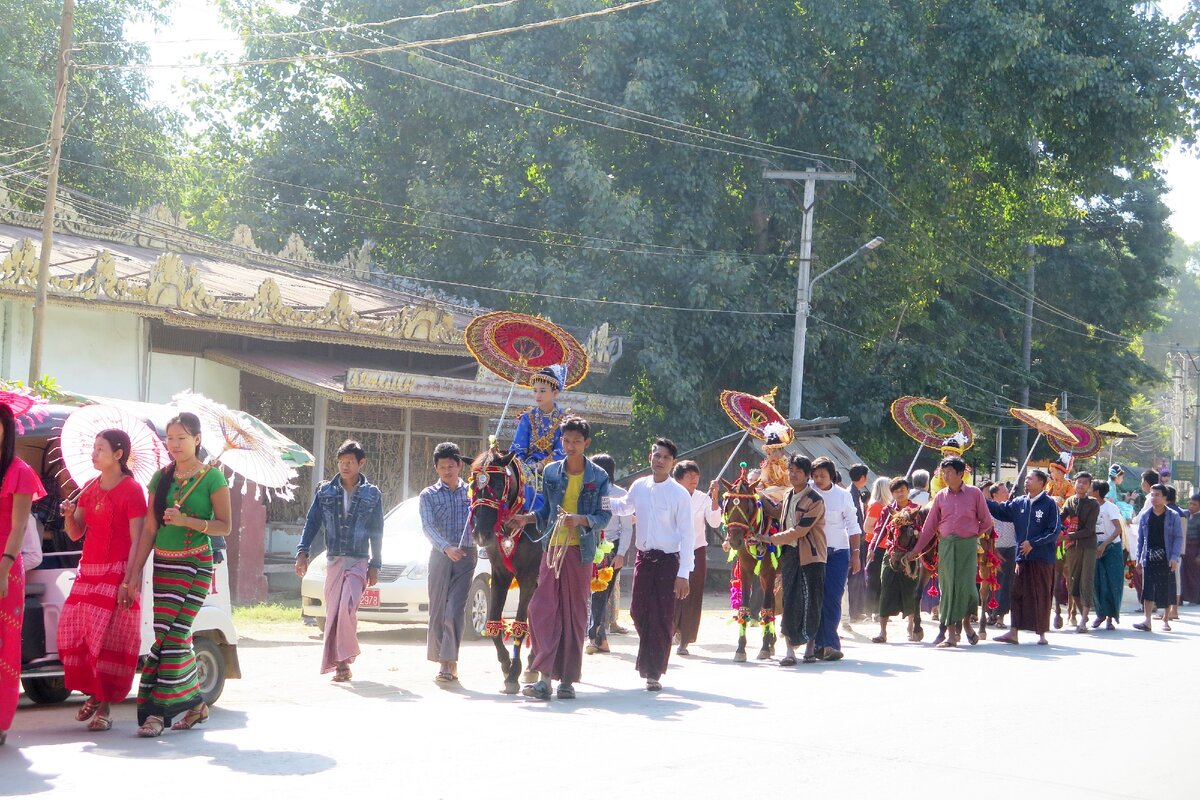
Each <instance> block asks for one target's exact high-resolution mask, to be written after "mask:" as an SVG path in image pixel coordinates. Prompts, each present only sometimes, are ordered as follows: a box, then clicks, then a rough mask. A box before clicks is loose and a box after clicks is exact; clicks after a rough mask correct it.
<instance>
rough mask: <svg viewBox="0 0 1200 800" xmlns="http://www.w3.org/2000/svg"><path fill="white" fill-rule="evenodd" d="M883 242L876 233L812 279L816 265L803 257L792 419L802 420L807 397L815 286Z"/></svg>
mask: <svg viewBox="0 0 1200 800" xmlns="http://www.w3.org/2000/svg"><path fill="white" fill-rule="evenodd" d="M881 244H883V237H882V236H876V237H875V238H874V239H872V240H871V241H869V242H867V243H866V244H864V245H863V246H862V247H860V248H858V249H857V250H855V251H854V252H853V253H851V254H850V255H848V256H846V257H845V258H843V259H842V260H841V261H839V262H837V263H836V264H834V265H833V266H832V267H830V268H829V269H827V270H825V271H824V272H822V273H820V274H819V275H817V277H815V278H813V279H812V280H809V277H808V276H809V273H810V271H811V269H812V265H811V264H810V263H809V261H808V260H807V259H803V260H801V262H800V274H799V275H798V276H797V278H796V333H795V337H794V338H793V340H792V393H791V397H790V398H789V401H788V417H789V418H790V419H799V417H800V409H801V407H802V402H803V400H804V345H805V339H806V338H807V336H808V314H809V308H810V307H811V305H812V292H813V286H815V285H816V283H817V281H819V280H821V278H824V277H825V276H826V275H828V274H829V273H831V272H833V271H834V270H835V269H837V268H838V267H840V266H842V265H843V264H846V263H848V262H850V261H853V260H854V259H855V258H858V257H859V256H861V255H862V254H863V253H865V252H867V251H868V250H874V249H875V248H876V247H879V245H881Z"/></svg>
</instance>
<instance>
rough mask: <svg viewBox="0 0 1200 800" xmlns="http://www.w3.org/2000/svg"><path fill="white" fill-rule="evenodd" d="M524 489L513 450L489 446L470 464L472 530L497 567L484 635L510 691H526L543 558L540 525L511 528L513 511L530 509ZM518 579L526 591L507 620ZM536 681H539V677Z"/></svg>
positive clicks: (494, 573) (515, 512) (489, 558)
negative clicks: (528, 641) (525, 652)
mask: <svg viewBox="0 0 1200 800" xmlns="http://www.w3.org/2000/svg"><path fill="white" fill-rule="evenodd" d="M525 488H526V487H525V478H524V474H523V472H522V470H521V469H520V466H519V464H518V463H517V459H516V456H515V455H514V454H512V453H500V452H499V451H497V450H495V449H492V450H488V451H487V452H485V453H483V454H482V455H480V456H479V457H478V458H476V459H475V462H474V463H473V464H472V465H471V532H472V534H473V536H474V539H475V543H476V544H478V545H479V546H480V547H482V548H483V549H484V550H486V551H487V555H488V560H489V562H490V563H491V567H492V581H491V587H492V592H491V596H490V597H489V598H488V614H487V626H486V627H485V628H484V635H485V636H490V637H492V639H493V641H495V643H496V655H497V658H498V659H499V661H500V668H501V669H502V670H503V672H504V690H503V691H504V693H505V694H516V693H517V692H519V691H520V690H521V684H520V682H519V678H520V677H521V645H522V644H523V643H524V641H525V638H526V637H527V636H528V635H529V623H528V619H529V617H528V610H529V599H530V598H531V597H533V590H534V589H536V588H537V579H538V570H539V569H540V567H541V561H542V547H541V545H540V544H539V543H538V541H537V533H536V528H535V527H534V526H532V525H529V526H526V527H525V528H516V529H514V530H510V527H511V526H509V525H508V523H509V521H510V520H511V519H512V517H513V515H514V514H520V513H525V512H527V511H528V509H527V508H526V507H525V506H526V499H525V498H526V492H525ZM513 578H516V580H517V585H518V586H519V587H520V593H521V595H520V600H519V601H518V603H517V616H516V619H514V620H513V621H512V623H511V624H506V623H505V622H504V620H503V619H502V616H503V614H504V603H505V601H506V600H507V599H508V590H509V587H510V586H511V585H512V581H513ZM508 638H511V639H512V654H511V655H510V654H509V652H508V649H507V647H506V645H505V640H506V639H508ZM526 679H527V681H528V680H529V676H528V675H527V676H526ZM532 680H537V678H536V676H535V677H533V678H532Z"/></svg>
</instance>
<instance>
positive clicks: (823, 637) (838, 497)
mask: <svg viewBox="0 0 1200 800" xmlns="http://www.w3.org/2000/svg"><path fill="white" fill-rule="evenodd" d="M836 477H837V467H836V466H834V463H833V462H832V461H830V460H829V459H828V458H818V459H817V460H816V461H814V462H813V465H812V479H813V488H814V489H816V490H817V494H819V495H821V498H822V499H823V500H824V501H825V541H826V544H827V545H828V548H829V550H828V553H827V555H826V561H825V598H824V601H823V602H822V605H821V627H820V629H819V630H818V631H817V652H816V655H817V658H819V659H821V660H823V661H837V660H838V659H840V658H841V657H842V640H841V638H840V637H839V636H838V624H839V623H840V622H841V621H842V594H843V593H845V591H846V579H847V578H848V577H849V576H850V575H851V574H854V575H857V574H858V573H859V571H860V570H861V569H862V562H861V561H860V559H859V554H858V545H859V543H860V541H861V540H862V526H860V525H859V524H858V512H857V511H855V510H854V498H852V497H851V496H850V492H849V490H847V489H844V488H843V487H841V486H837V485H836V484H835V483H834V481H835V479H836Z"/></svg>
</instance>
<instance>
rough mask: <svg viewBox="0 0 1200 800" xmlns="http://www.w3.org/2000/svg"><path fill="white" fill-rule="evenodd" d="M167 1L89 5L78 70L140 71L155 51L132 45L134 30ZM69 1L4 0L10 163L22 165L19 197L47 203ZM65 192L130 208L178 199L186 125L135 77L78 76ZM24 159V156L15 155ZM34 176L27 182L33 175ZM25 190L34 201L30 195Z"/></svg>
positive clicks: (1, 78)
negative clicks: (176, 178)
mask: <svg viewBox="0 0 1200 800" xmlns="http://www.w3.org/2000/svg"><path fill="white" fill-rule="evenodd" d="M162 5H163V2H161V0H87V1H86V2H82V3H79V4H77V6H76V9H75V24H74V42H75V44H76V46H77V49H76V50H75V51H73V53H72V59H73V60H74V61H76V62H85V63H104V64H134V63H139V62H142V61H144V60H145V58H146V52H145V48H144V47H142V46H140V45H137V44H131V43H128V42H126V40H125V34H124V29H125V25H126V23H127V22H129V21H130V20H132V19H136V18H140V17H143V16H146V15H155V14H158V13H159V8H160V7H161V6H162ZM61 13H62V2H61V0H0V154H6V155H3V156H0V164H4V165H15V166H17V167H18V168H19V169H21V171H22V173H23V174H21V175H19V176H17V177H15V178H12V177H10V178H9V181H8V183H9V184H10V188H12V189H13V190H14V195H16V196H17V197H18V198H19V199H22V200H23V201H24V202H26V203H29V204H31V205H39V204H40V198H41V196H42V190H41V189H40V188H39V186H40V184H37V183H33V184H32V185H31V180H30V179H33V180H34V181H38V180H41V179H42V178H44V174H45V170H44V167H45V164H46V161H47V158H46V154H45V148H44V147H39V145H44V143H45V142H46V140H47V131H48V130H49V128H50V117H51V113H52V111H53V108H54V78H55V68H56V65H57V63H58V62H57V58H58V46H59V22H60V16H61ZM65 120H66V125H65V130H66V133H67V135H66V137H65V139H64V142H63V152H62V157H63V161H62V170H61V175H62V184H63V185H64V186H66V187H68V188H73V189H79V190H82V191H85V192H87V193H89V194H91V195H94V196H96V197H99V198H102V199H104V200H106V201H108V202H111V203H114V204H117V205H120V206H122V207H131V208H139V207H144V206H145V205H148V203H147V202H146V201H147V199H154V200H168V201H171V200H175V198H176V197H177V194H178V192H177V190H176V188H175V186H174V185H173V183H172V180H171V177H172V175H173V173H174V170H173V164H174V161H175V159H176V157H177V156H178V154H179V152H180V147H181V145H182V143H183V140H182V137H181V135H180V126H179V121H178V118H177V117H176V116H175V115H174V114H172V113H170V112H168V111H166V110H165V109H162V108H158V107H155V106H154V105H153V104H152V103H150V102H149V99H148V97H147V80H146V76H145V74H144V73H142V72H138V71H131V70H103V71H96V70H80V69H74V70H72V72H71V81H70V85H69V87H68V92H67V107H66V117H65ZM7 154H14V155H7ZM30 172H31V173H32V174H31V175H29V174H24V173H30ZM19 192H24V193H25V194H27V195H28V196H26V197H21V196H20V194H18V193H19Z"/></svg>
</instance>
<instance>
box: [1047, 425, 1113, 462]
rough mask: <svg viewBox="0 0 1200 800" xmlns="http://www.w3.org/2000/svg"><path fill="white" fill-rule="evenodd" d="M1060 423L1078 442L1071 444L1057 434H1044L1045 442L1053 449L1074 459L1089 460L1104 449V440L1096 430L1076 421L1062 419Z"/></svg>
mask: <svg viewBox="0 0 1200 800" xmlns="http://www.w3.org/2000/svg"><path fill="white" fill-rule="evenodd" d="M1061 421H1062V424H1063V425H1065V426H1066V428H1067V430H1069V431H1070V432H1071V433H1073V434H1074V435H1075V438H1076V439H1077V440H1078V441H1077V442H1076V443H1075V444H1071V443H1070V442H1069V441H1067V440H1066V439H1064V438H1062V437H1061V436H1058V435H1057V434H1053V433H1048V434H1046V441H1047V442H1049V443H1050V445H1051V446H1052V447H1053V448H1054V449H1056V450H1058V451H1060V452H1063V453H1070V454H1071V455H1073V456H1075V458H1091V457H1092V456H1094V455H1096V454H1097V453H1099V452H1100V451H1101V450H1102V449H1103V448H1104V440H1103V439H1101V438H1100V432H1099V431H1098V430H1096V428H1094V427H1092V426H1091V425H1088V424H1087V423H1086V422H1080V421H1079V420H1077V419H1064V420H1061Z"/></svg>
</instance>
